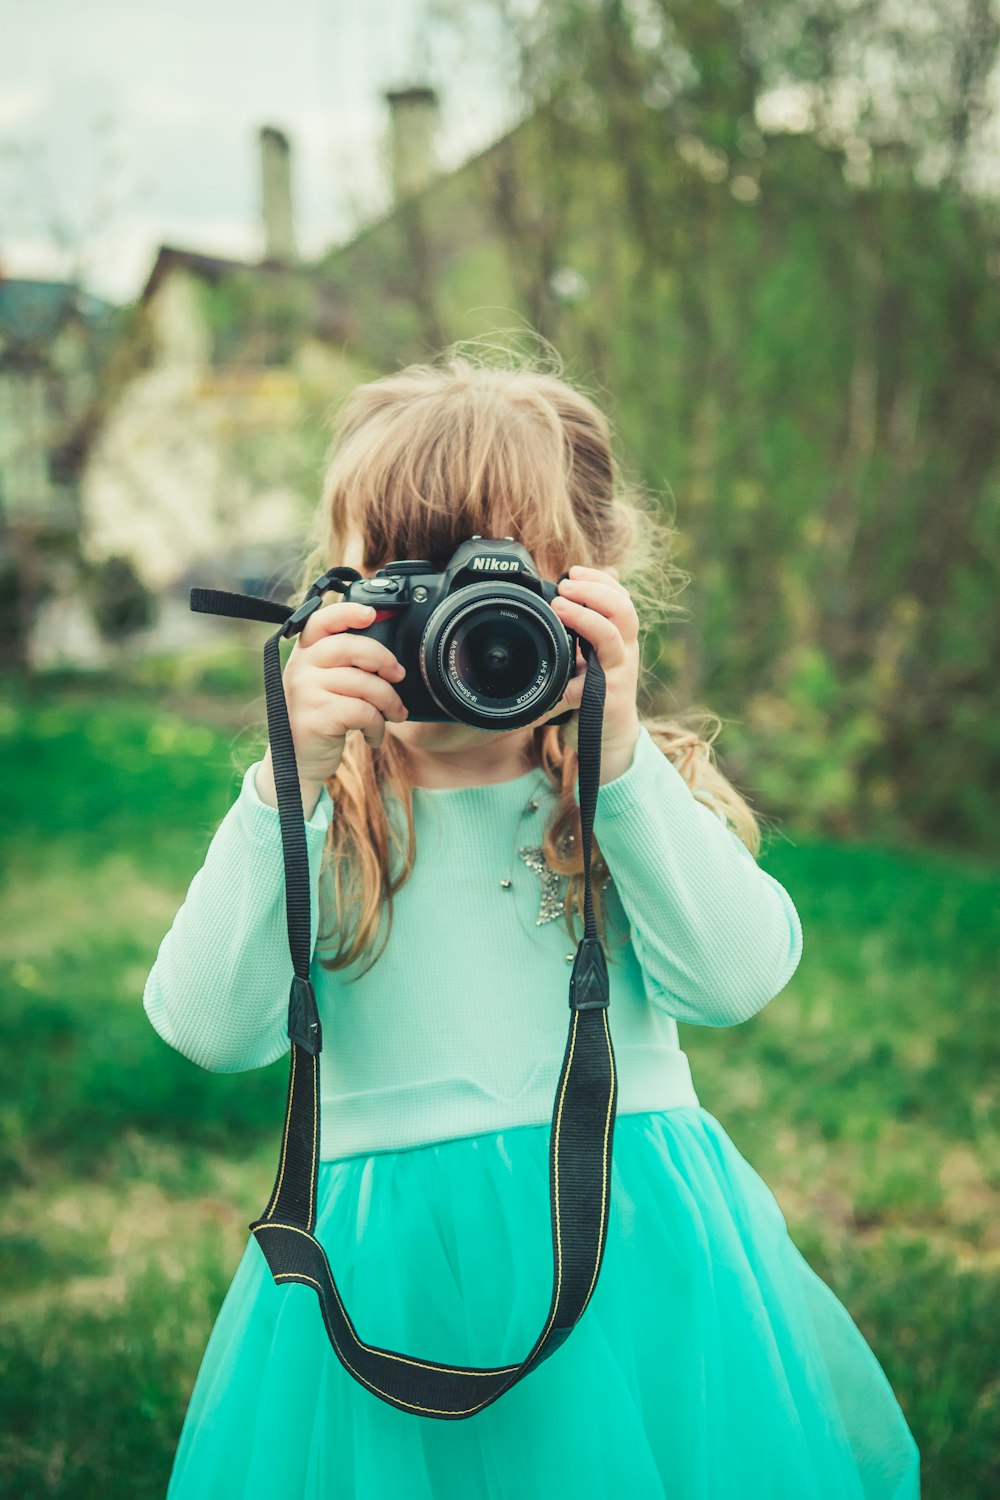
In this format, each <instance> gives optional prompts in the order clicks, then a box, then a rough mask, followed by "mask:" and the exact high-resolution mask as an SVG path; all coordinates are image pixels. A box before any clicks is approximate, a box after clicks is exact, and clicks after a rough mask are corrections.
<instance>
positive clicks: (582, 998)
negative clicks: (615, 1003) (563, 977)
mask: <svg viewBox="0 0 1000 1500" xmlns="http://www.w3.org/2000/svg"><path fill="white" fill-rule="evenodd" d="M609 1000H610V988H609V985H608V962H607V959H606V958H605V956H604V949H603V948H602V947H601V944H600V940H599V939H598V938H588V937H585V938H581V939H580V946H579V947H578V948H577V950H576V958H575V959H574V960H573V972H572V974H571V975H570V978H569V1008H570V1010H599V1009H604V1010H606V1009H607V1007H608V1003H609Z"/></svg>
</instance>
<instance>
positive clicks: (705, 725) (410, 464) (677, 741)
mask: <svg viewBox="0 0 1000 1500" xmlns="http://www.w3.org/2000/svg"><path fill="white" fill-rule="evenodd" d="M353 529H357V530H358V531H359V532H360V534H361V536H362V537H363V538H364V558H363V562H362V564H361V568H362V572H364V573H365V574H366V575H367V574H371V573H373V572H375V571H376V569H377V568H379V567H382V566H384V564H385V563H386V562H389V561H392V560H393V559H396V558H410V557H420V558H428V559H429V560H430V561H431V562H432V564H433V566H434V568H435V569H441V568H443V567H444V566H445V564H446V563H447V562H448V560H449V558H450V557H451V555H452V553H453V552H454V551H455V549H456V547H457V546H458V545H459V544H460V543H461V542H463V541H465V540H467V539H468V538H469V537H470V536H473V535H475V534H477V533H478V534H479V535H480V536H511V537H513V538H515V540H517V541H519V542H520V543H521V544H522V545H523V546H524V547H525V548H526V549H527V551H528V552H529V553H530V554H531V556H532V557H533V558H534V561H535V565H536V567H537V568H538V569H539V572H540V574H541V576H542V577H543V578H546V579H549V580H551V581H555V580H556V579H557V578H558V577H559V575H560V574H561V573H562V572H564V571H565V570H566V569H567V568H568V567H569V566H570V565H571V564H572V563H580V564H583V565H584V566H588V567H594V568H601V569H612V568H613V569H615V570H617V572H618V575H619V580H620V582H621V583H622V584H624V586H625V587H626V588H627V589H628V590H629V593H630V595H631V598H632V601H633V603H634V605H635V607H636V611H637V613H638V615H639V619H640V622H641V624H642V626H643V627H644V628H648V627H649V625H650V624H651V623H653V622H654V621H655V620H656V619H662V618H663V617H664V616H665V615H667V614H669V613H673V612H676V611H677V610H678V609H679V608H680V606H678V605H676V604H674V603H673V602H672V600H673V596H674V595H675V594H676V593H678V592H679V591H680V588H681V587H682V586H684V585H685V584H686V583H687V582H688V581H689V577H690V575H688V574H686V573H684V572H683V571H682V570H681V569H680V568H679V567H677V566H676V565H675V564H674V563H673V561H672V551H673V540H674V535H675V529H674V528H673V526H671V525H670V524H669V523H668V522H667V521H665V520H664V519H663V518H662V517H661V516H659V515H658V514H657V513H656V512H655V511H654V509H653V508H652V507H651V506H650V505H649V504H648V503H647V500H646V497H645V495H644V494H643V492H642V491H640V490H639V489H638V488H637V487H635V486H628V485H626V484H625V482H624V480H623V479H622V477H621V474H620V472H619V468H618V465H617V463H616V460H615V459H614V457H613V455H612V441H611V430H610V426H609V423H608V420H607V418H606V417H605V416H604V415H603V413H602V412H601V411H600V410H599V409H598V407H597V406H596V405H595V404H594V402H593V401H592V400H591V399H590V398H589V397H588V396H587V395H585V394H584V393H583V392H582V391H581V390H579V389H577V388H575V387H574V386H573V385H571V384H570V383H569V382H568V381H567V380H566V379H565V378H563V368H562V363H561V361H560V359H559V356H558V355H557V354H556V352H555V351H554V350H553V349H552V347H551V346H550V345H545V348H544V352H543V354H542V355H541V356H529V355H526V354H525V353H524V352H523V351H520V352H515V351H512V350H509V349H503V348H500V347H498V346H496V345H495V344H485V343H484V342H483V341H475V340H474V341H465V342H464V343H460V344H454V345H452V346H450V347H449V348H448V349H447V350H445V351H444V352H443V353H442V354H440V355H439V356H437V358H436V359H435V360H433V361H432V362H430V363H426V364H413V365H409V366H408V367H407V368H405V369H401V370H399V371H398V372H397V373H396V374H393V375H387V376H385V377H383V378H381V379H377V380H373V381H370V382H368V383H367V384H364V385H360V386H358V387H356V388H355V389H354V390H353V391H352V392H351V394H350V395H349V396H348V397H347V399H346V401H345V402H344V403H343V404H342V406H341V407H340V409H339V411H338V412H337V413H336V416H335V420H334V423H333V430H332V440H331V443H330V447H329V451H328V454H327V459H326V473H325V479H324V483H323V488H322V497H321V501H320V504H319V506H318V507H317V510H316V513H315V517H314V521H313V525H312V529H311V533H310V536H309V538H308V547H309V551H308V556H307V558H306V560H305V563H304V566H303V571H302V582H301V585H300V588H299V590H298V592H297V594H296V595H295V597H294V599H293V600H291V601H290V602H291V603H293V604H298V603H300V602H301V601H302V599H303V598H304V597H305V594H306V591H307V589H308V587H309V585H310V584H311V583H312V582H313V580H314V579H315V578H317V577H319V575H320V574H321V573H323V572H324V571H325V570H326V569H327V568H328V567H333V566H336V565H337V564H338V563H339V561H340V559H341V558H342V556H343V554H344V550H345V545H346V538H347V535H348V533H349V532H350V531H351V530H353ZM644 693H645V684H644V683H643V682H640V696H643V695H644ZM640 719H641V722H642V723H644V725H645V727H646V728H647V730H648V731H649V733H650V735H651V736H652V738H653V739H654V741H655V742H656V743H657V745H658V747H659V748H660V749H661V750H662V752H663V753H664V754H665V755H666V756H668V757H669V758H670V760H671V761H672V762H673V764H674V765H675V766H676V768H677V769H678V771H679V772H680V773H681V775H682V776H683V777H684V779H685V780H686V781H687V783H688V785H689V787H690V788H691V790H692V792H693V793H695V794H697V795H699V796H701V797H703V798H706V797H707V800H709V801H711V802H714V804H715V807H716V808H717V809H718V810H719V812H720V816H725V818H726V820H727V822H728V823H730V824H732V826H733V829H734V831H735V833H736V834H737V836H738V837H739V838H740V839H741V840H742V841H743V842H744V843H745V844H746V846H747V847H748V848H749V849H750V851H751V853H752V854H753V855H754V856H756V855H757V853H758V852H759V848H760V831H759V825H758V822H757V819H756V818H755V816H754V814H753V812H752V811H751V809H750V807H749V806H748V804H747V802H746V801H745V800H744V799H743V797H741V796H740V794H739V793H738V792H737V791H736V790H735V789H734V788H733V787H732V786H731V785H730V783H729V782H728V781H727V780H726V778H725V777H724V776H723V775H722V774H721V772H720V771H719V769H718V767H717V765H716V763H715V752H714V748H713V743H712V742H713V741H714V739H715V737H716V735H717V734H718V731H719V729H720V728H721V722H722V721H721V720H720V719H718V717H717V716H716V715H714V714H708V713H706V712H704V711H700V710H699V711H695V710H689V711H687V712H684V713H681V714H679V715H677V716H676V717H670V718H663V717H655V716H654V717H646V716H643V715H642V714H641V713H640ZM691 720H696V721H697V723H691V722H683V721H691ZM706 731H711V732H710V733H708V737H707V738H706V737H704V735H705V733H706ZM532 752H533V756H532V761H531V764H534V765H537V766H539V767H540V768H543V769H544V771H545V772H546V774H547V775H548V777H549V779H550V781H551V782H552V784H553V786H554V788H555V789H556V792H557V794H558V795H557V797H556V799H555V803H554V807H553V811H552V814H551V817H550V819H549V822H548V824H547V827H546V829H545V832H544V837H543V849H544V853H545V858H546V859H547V861H548V863H549V865H550V866H551V868H552V869H553V870H555V871H556V872H557V873H559V874H564V875H567V876H569V881H568V889H567V891H566V897H565V901H564V907H563V915H564V918H565V921H566V926H567V930H568V932H569V934H570V937H571V940H572V941H573V943H574V944H575V943H576V942H577V941H578V937H577V935H576V933H575V932H574V927H573V921H574V917H578V918H579V921H580V932H581V934H582V930H583V926H582V924H583V896H584V877H583V844H582V838H583V835H582V830H581V825H580V810H579V807H578V805H577V802H576V798H575V795H574V789H575V787H576V783H577V756H576V751H575V750H574V749H571V748H569V747H568V746H567V745H566V744H565V741H564V736H563V727H562V726H560V725H554V726H553V725H542V726H540V727H539V728H537V729H536V730H535V731H534V735H533V744H532ZM531 764H529V765H526V767H525V769H526V770H528V769H530V768H531ZM412 788H413V779H412V775H411V760H410V752H409V750H408V749H407V747H406V745H405V744H404V743H403V742H402V740H401V739H399V738H397V737H396V736H394V735H393V734H392V733H391V732H390V731H389V730H387V731H386V733H385V735H384V737H383V741H382V744H381V745H380V746H379V747H378V748H377V749H374V748H373V747H372V746H370V745H369V744H368V742H367V741H366V740H365V739H364V736H363V735H361V734H360V733H358V734H352V735H350V736H349V737H348V740H347V744H346V746H345V749H344V754H343V758H342V760H341V763H340V766H339V767H338V770H337V772H336V774H335V775H334V776H333V777H331V778H330V780H329V781H328V782H327V789H328V790H329V792H330V795H331V797H332V798H333V801H334V805H335V816H334V817H333V819H332V820H331V825H330V831H329V833H328V836H327V845H326V848H325V849H324V861H323V873H322V879H321V891H322V888H323V887H325V885H326V883H327V882H328V881H329V880H330V879H331V878H332V882H333V893H332V899H331V898H329V897H327V898H326V899H321V902H320V911H321V917H322V912H323V910H324V909H325V908H326V907H327V906H329V907H330V909H331V910H332V911H333V913H334V915H335V920H334V926H333V927H332V928H331V929H330V930H329V931H328V932H324V931H323V930H322V925H321V927H320V931H319V932H318V935H317V947H316V956H317V959H318V960H319V961H320V962H321V963H322V964H323V965H324V967H326V968H328V969H331V970H334V969H341V968H346V967H348V966H349V965H351V964H353V963H355V962H357V961H359V960H360V959H362V958H363V957H364V956H365V955H366V954H368V953H369V952H370V951H371V950H373V949H374V946H375V942H376V939H377V937H378V931H379V927H380V924H381V921H382V911H383V907H385V908H386V909H387V916H388V922H387V925H386V931H385V939H384V941H383V943H382V945H381V947H380V948H379V950H378V952H377V953H376V954H375V956H374V957H373V958H372V959H371V962H370V963H369V964H368V966H367V968H366V969H364V970H362V971H361V972H365V973H366V972H368V970H369V969H370V968H371V967H372V966H373V965H374V964H375V963H376V962H377V960H378V958H379V957H381V954H382V952H383V951H384V949H385V943H386V942H388V938H389V934H390V933H391V930H392V908H393V899H392V898H393V896H394V894H395V893H396V892H397V891H398V890H399V889H400V887H401V886H402V885H403V884H404V883H405V882H406V880H407V879H408V878H409V875H410V873H411V871H412V869H413V864H414V860H415V857H416V839H415V835H414V825H413V798H412ZM387 792H389V793H391V794H393V796H394V797H395V798H397V799H398V801H399V803H400V804H401V806H402V809H403V812H404V814H405V822H406V841H405V845H404V844H403V843H401V842H400V834H399V830H398V829H397V828H396V827H394V826H393V824H392V822H391V821H390V818H389V816H388V813H387V807H386V802H385V794H386V793H387ZM394 853H396V854H398V855H399V856H401V862H400V864H399V867H398V868H397V869H395V870H394V869H393V854H394ZM608 874H609V871H608V868H607V865H606V863H605V862H604V860H603V858H602V856H601V853H600V848H599V845H598V842H597V839H596V837H595V838H594V839H593V843H592V873H591V880H592V892H593V899H594V912H595V917H596V919H597V922H598V926H599V929H600V931H601V934H602V938H603V939H605V942H606V925H605V909H604V902H603V901H602V899H601V887H602V883H603V881H604V879H605V878H606V877H607V876H608ZM348 908H350V909H351V910H352V911H353V912H354V913H355V914H356V919H355V920H354V922H353V924H352V927H351V930H350V931H349V932H348V931H346V930H345V929H346V922H345V915H346V912H347V910H348ZM338 935H339V937H340V943H339V947H338V948H337V950H336V951H335V952H334V953H333V955H332V957H324V956H323V955H321V953H320V948H319V944H320V942H323V941H325V940H326V939H327V938H332V937H335V936H338ZM608 956H609V958H610V957H611V954H610V952H609V954H608ZM356 977H360V973H359V975H358V976H356Z"/></svg>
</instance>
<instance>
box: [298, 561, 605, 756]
mask: <svg viewBox="0 0 1000 1500" xmlns="http://www.w3.org/2000/svg"><path fill="white" fill-rule="evenodd" d="M352 575H353V580H354V581H351V582H349V583H348V585H347V587H346V588H345V589H344V594H343V598H344V602H345V603H350V604H369V605H374V606H375V608H376V609H377V610H378V613H377V615H376V616H375V618H374V620H373V621H372V623H371V624H370V625H367V626H363V627H361V628H359V629H357V631H356V634H358V635H369V636H373V637H374V638H375V640H378V641H381V642H382V643H383V644H384V645H386V646H388V648H389V650H390V651H391V652H392V653H393V655H394V656H395V657H396V658H397V659H398V660H399V661H400V662H402V664H403V666H404V667H405V668H406V676H405V677H404V678H403V679H402V681H401V682H398V683H395V684H394V686H395V688H396V691H397V693H398V694H399V696H400V698H401V699H402V701H403V703H404V704H405V705H406V707H407V708H408V709H409V716H410V719H411V720H415V721H417V722H418V723H427V724H430V723H442V722H446V721H448V720H455V719H457V720H458V721H459V722H460V723H462V724H472V725H474V726H475V727H476V728H479V729H519V728H522V727H523V726H524V725H526V724H530V723H533V722H534V720H536V719H538V718H541V717H542V715H543V714H545V713H546V711H547V710H548V709H551V708H552V707H553V706H554V705H555V704H556V703H558V702H559V700H560V698H561V697H562V695H563V693H565V691H566V688H567V686H568V684H569V682H570V680H571V678H572V677H573V676H574V675H575V672H576V649H577V642H578V636H577V634H576V632H575V631H572V630H569V629H567V627H566V626H565V625H564V624H563V622H562V621H561V620H560V618H559V616H558V615H557V614H556V612H555V610H553V609H552V607H551V601H552V600H553V599H554V598H556V597H557V595H558V592H559V582H560V581H561V579H560V580H557V581H556V583H548V582H546V581H545V580H544V579H541V578H539V576H538V571H537V569H536V568H535V564H534V562H533V560H532V558H531V555H530V554H529V553H528V551H527V550H526V549H525V548H524V547H522V546H521V544H520V543H519V542H515V541H514V539H513V538H512V537H509V536H507V537H481V536H478V535H477V536H473V537H471V538H470V539H469V541H467V542H462V544H461V545H460V546H459V547H457V548H456V550H455V551H454V553H453V554H452V556H451V559H450V561H449V562H448V564H447V566H446V567H445V568H444V570H443V572H440V573H435V572H434V571H433V566H432V564H431V563H429V562H427V561H426V559H418V560H416V561H405V562H390V563H386V565H385V567H384V568H379V570H378V572H377V573H375V574H374V575H373V576H372V577H371V578H364V577H363V576H362V575H361V574H360V573H358V571H357V569H355V568H332V569H331V570H330V574H329V575H325V576H329V577H331V578H332V577H334V576H336V577H338V578H340V579H342V580H345V581H346V580H349V579H351V577H352ZM568 577H569V574H568V573H563V574H562V575H561V578H568ZM322 581H323V580H319V582H322ZM331 586H332V585H331ZM293 618H294V617H293ZM569 717H570V714H569V713H566V714H562V715H559V716H558V717H557V718H555V719H551V720H550V721H549V722H550V723H553V724H561V723H564V722H565V721H566V720H567V719H568V718H569Z"/></svg>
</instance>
